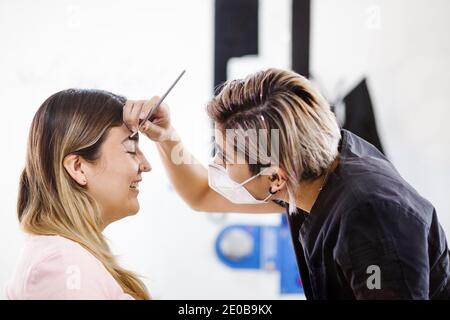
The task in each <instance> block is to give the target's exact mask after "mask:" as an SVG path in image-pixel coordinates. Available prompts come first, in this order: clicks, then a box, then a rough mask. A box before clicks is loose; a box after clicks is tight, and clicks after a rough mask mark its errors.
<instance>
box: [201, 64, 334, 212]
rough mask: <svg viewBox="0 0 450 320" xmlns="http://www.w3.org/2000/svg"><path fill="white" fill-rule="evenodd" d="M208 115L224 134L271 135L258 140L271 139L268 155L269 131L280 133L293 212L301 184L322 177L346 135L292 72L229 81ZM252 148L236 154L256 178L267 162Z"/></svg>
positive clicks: (304, 81) (275, 71) (279, 153)
mask: <svg viewBox="0 0 450 320" xmlns="http://www.w3.org/2000/svg"><path fill="white" fill-rule="evenodd" d="M207 112H208V115H209V116H210V118H211V119H212V120H213V121H215V122H216V123H217V124H218V125H219V129H220V130H221V131H225V130H230V129H233V130H238V131H241V132H246V131H247V132H248V131H250V130H257V132H263V134H265V135H266V136H264V137H259V138H260V139H261V138H263V140H265V141H267V146H268V147H269V148H268V149H269V150H268V151H269V153H272V151H274V150H270V148H271V147H273V146H274V144H272V143H271V138H272V137H271V135H270V132H271V130H274V129H275V130H278V139H279V140H278V142H279V143H278V145H275V147H277V148H278V150H276V153H277V158H278V161H279V166H280V168H282V169H284V170H285V172H286V174H287V182H286V186H287V191H288V196H289V212H291V213H292V212H295V210H296V207H295V193H296V190H297V188H298V186H299V183H300V181H301V180H312V179H315V178H317V177H319V176H321V175H323V174H324V173H325V171H326V170H327V169H328V168H329V166H330V165H331V163H332V162H333V160H334V159H335V158H336V156H337V155H338V145H339V140H340V138H341V134H340V129H339V126H338V124H337V121H336V117H335V116H334V114H333V113H332V112H331V110H330V106H329V104H328V103H327V102H326V100H325V99H324V98H323V97H322V95H321V94H320V93H319V92H318V91H317V90H316V89H315V88H314V87H313V86H312V85H311V83H310V82H309V81H308V80H307V79H306V78H304V77H303V76H301V75H299V74H297V73H295V72H292V71H287V70H281V69H268V70H263V71H260V72H257V73H254V74H251V75H249V76H247V77H246V78H245V79H237V80H231V81H229V82H226V83H225V84H223V85H222V86H221V87H220V88H219V92H218V94H217V95H216V96H215V97H214V98H213V99H212V100H211V101H210V102H209V103H208V105H207ZM260 130H261V131H260ZM237 147H239V144H238V145H237ZM235 149H236V146H235ZM251 150H256V148H245V149H243V150H235V151H236V152H238V153H242V154H243V155H244V156H245V159H248V160H247V161H249V162H248V163H249V168H250V171H251V173H252V174H254V175H255V174H257V173H258V172H260V170H261V168H262V167H264V166H267V165H268V164H267V161H264V163H262V162H261V159H260V158H259V157H258V156H260V155H261V153H258V154H255V153H252V152H249V151H251ZM239 151H241V152H239ZM269 164H270V163H269Z"/></svg>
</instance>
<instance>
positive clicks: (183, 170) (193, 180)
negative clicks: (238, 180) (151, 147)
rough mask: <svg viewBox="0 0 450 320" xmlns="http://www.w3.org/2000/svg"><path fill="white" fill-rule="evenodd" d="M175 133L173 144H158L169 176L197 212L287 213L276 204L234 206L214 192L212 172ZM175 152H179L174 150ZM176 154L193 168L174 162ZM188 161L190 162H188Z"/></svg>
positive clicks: (173, 134)
mask: <svg viewBox="0 0 450 320" xmlns="http://www.w3.org/2000/svg"><path fill="white" fill-rule="evenodd" d="M170 130H171V132H172V138H173V139H174V140H172V141H168V140H166V141H163V142H157V145H158V150H159V153H160V156H161V159H162V161H163V163H164V167H165V168H166V171H167V174H168V176H169V178H170V181H172V184H173V186H174V188H175V190H176V191H177V192H178V194H179V195H180V196H181V197H182V198H183V200H184V201H186V203H187V204H188V205H189V206H190V207H191V208H192V209H194V210H196V211H205V212H241V213H274V212H284V211H285V209H284V208H282V207H280V206H279V205H277V204H275V203H267V204H257V205H254V204H253V205H250V204H234V203H232V202H230V201H228V200H227V199H226V198H224V197H222V196H221V195H220V194H218V193H217V192H215V191H214V190H212V189H211V188H210V187H209V185H208V171H207V169H206V168H205V167H204V166H203V165H202V164H201V163H199V162H198V161H197V160H196V159H195V158H194V157H193V156H192V155H191V153H190V152H189V150H187V149H186V148H185V147H184V145H183V144H182V142H181V140H180V139H179V137H177V135H176V134H175V133H174V129H173V128H170ZM174 148H176V149H175V150H174ZM172 150H174V151H175V152H176V154H182V155H183V158H185V157H187V159H190V160H191V161H190V162H189V163H190V164H175V163H174V162H173V161H172V160H171V153H172ZM185 159H186V158H185Z"/></svg>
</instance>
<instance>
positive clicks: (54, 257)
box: [13, 235, 123, 299]
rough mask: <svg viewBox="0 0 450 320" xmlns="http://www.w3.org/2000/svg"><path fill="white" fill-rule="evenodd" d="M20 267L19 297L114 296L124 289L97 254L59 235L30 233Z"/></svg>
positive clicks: (72, 297) (17, 286) (82, 297)
mask: <svg viewBox="0 0 450 320" xmlns="http://www.w3.org/2000/svg"><path fill="white" fill-rule="evenodd" d="M18 269H19V270H17V271H19V273H17V272H16V279H15V280H14V281H15V282H16V283H15V284H16V285H15V286H14V285H13V289H14V287H15V289H18V288H20V290H19V292H16V296H17V298H19V299H22V298H23V299H115V298H116V295H117V294H118V293H120V292H122V290H121V288H120V286H119V285H118V284H117V282H116V281H115V279H114V278H113V277H112V275H111V274H110V273H109V272H108V271H107V270H106V268H105V267H104V266H103V264H102V263H101V262H100V261H99V260H98V259H97V258H96V257H95V256H94V255H92V254H91V253H90V252H89V251H88V250H87V249H85V248H84V247H82V246H81V245H80V244H78V243H76V242H74V241H72V240H69V239H66V238H63V237H60V236H34V235H33V236H28V238H27V241H26V244H25V249H24V252H23V257H22V261H21V263H20V264H19V267H18ZM17 274H22V276H17ZM122 293H123V292H122Z"/></svg>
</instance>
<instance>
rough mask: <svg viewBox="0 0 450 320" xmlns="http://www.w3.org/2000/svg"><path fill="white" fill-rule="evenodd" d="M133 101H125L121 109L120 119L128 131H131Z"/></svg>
mask: <svg viewBox="0 0 450 320" xmlns="http://www.w3.org/2000/svg"><path fill="white" fill-rule="evenodd" d="M133 104H134V100H127V101H126V102H125V106H124V107H123V112H122V118H123V123H124V124H125V126H126V127H127V128H128V130H130V131H132V130H131V128H132V119H131V111H132V110H133Z"/></svg>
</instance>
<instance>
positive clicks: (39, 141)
mask: <svg viewBox="0 0 450 320" xmlns="http://www.w3.org/2000/svg"><path fill="white" fill-rule="evenodd" d="M125 101H126V99H125V98H124V97H120V96H117V95H114V94H112V93H109V92H105V91H100V90H78V89H68V90H64V91H61V92H58V93H55V94H54V95H52V96H50V97H49V98H48V99H47V100H46V101H45V102H44V103H43V104H42V105H41V107H40V108H39V110H38V111H37V112H36V114H35V116H34V118H33V121H32V124H31V128H30V133H29V138H28V147H27V157H26V165H25V169H24V170H23V172H22V174H21V177H20V185H19V196H18V201H17V213H18V218H19V221H20V224H21V227H22V229H23V230H24V231H25V232H28V233H31V234H37V235H59V236H62V237H64V238H67V239H70V240H72V241H75V242H77V243H79V244H80V245H81V246H83V247H84V248H86V249H87V250H88V251H90V252H91V253H92V254H93V255H94V256H95V257H96V258H97V259H98V260H100V261H101V262H102V263H103V265H104V266H105V268H106V269H107V270H108V271H109V272H110V273H111V275H112V276H113V277H114V279H115V280H116V281H117V282H118V284H119V285H120V286H121V287H122V289H123V291H124V292H125V293H128V294H130V295H131V296H132V297H134V298H135V299H149V298H150V297H149V294H148V292H147V289H146V287H145V285H144V284H143V282H142V281H141V280H140V279H139V278H138V277H137V276H136V275H135V274H134V273H132V272H130V271H127V270H125V269H123V268H122V267H120V266H119V264H118V263H117V261H116V258H115V257H114V256H113V254H112V253H111V251H110V249H109V247H108V244H107V242H106V240H105V238H104V236H103V234H102V229H101V224H102V221H101V212H100V210H99V206H98V204H97V203H96V201H95V200H94V199H93V198H92V197H91V196H90V195H89V194H88V192H87V190H86V188H85V187H83V186H80V185H79V184H78V183H76V182H75V181H74V180H73V179H72V178H71V177H70V175H69V174H68V173H67V171H66V170H65V168H64V166H63V159H64V157H65V156H66V155H68V154H78V155H80V156H81V157H83V158H84V159H86V160H87V161H91V162H95V161H96V160H97V159H98V158H99V157H100V147H101V145H102V143H103V141H104V139H105V136H106V134H107V133H108V130H109V129H110V128H111V127H115V126H120V125H122V112H123V105H124V103H125Z"/></svg>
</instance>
